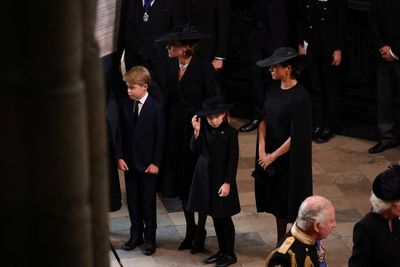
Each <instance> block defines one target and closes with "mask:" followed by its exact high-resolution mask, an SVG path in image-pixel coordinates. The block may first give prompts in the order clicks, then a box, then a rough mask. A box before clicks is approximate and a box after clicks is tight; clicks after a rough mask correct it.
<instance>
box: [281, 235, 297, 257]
mask: <svg viewBox="0 0 400 267" xmlns="http://www.w3.org/2000/svg"><path fill="white" fill-rule="evenodd" d="M295 240H296V239H295V238H294V237H293V236H289V237H287V238H286V239H285V241H283V243H282V245H281V246H280V247H279V248H278V252H279V253H281V254H286V253H287V251H288V250H289V248H290V247H291V246H292V245H293V243H294V241H295Z"/></svg>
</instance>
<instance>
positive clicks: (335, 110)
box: [297, 0, 347, 143]
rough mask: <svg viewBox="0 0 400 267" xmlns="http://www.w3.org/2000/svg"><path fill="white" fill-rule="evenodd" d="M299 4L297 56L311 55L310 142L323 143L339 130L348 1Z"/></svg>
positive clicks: (313, 0)
mask: <svg viewBox="0 0 400 267" xmlns="http://www.w3.org/2000/svg"><path fill="white" fill-rule="evenodd" d="M299 1H300V2H299V10H298V15H299V17H298V23H297V27H298V49H299V54H308V55H310V57H309V60H310V64H308V66H309V68H308V74H309V75H308V76H309V79H310V87H309V89H310V93H311V98H312V102H313V122H314V129H313V140H314V141H315V142H316V143H325V142H327V141H329V139H331V138H332V137H333V136H334V134H335V130H336V129H337V127H338V114H339V100H338V90H339V78H340V76H339V70H340V65H341V62H342V55H343V54H342V52H343V47H344V43H345V26H346V13H347V0H299ZM305 74H307V71H306V73H305ZM306 88H307V86H306Z"/></svg>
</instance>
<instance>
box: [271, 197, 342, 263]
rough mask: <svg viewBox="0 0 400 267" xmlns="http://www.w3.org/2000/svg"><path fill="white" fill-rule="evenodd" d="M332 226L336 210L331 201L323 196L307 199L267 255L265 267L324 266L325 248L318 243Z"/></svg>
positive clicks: (333, 225) (334, 223)
mask: <svg viewBox="0 0 400 267" xmlns="http://www.w3.org/2000/svg"><path fill="white" fill-rule="evenodd" d="M335 226H336V219H335V208H334V207H333V204H332V202H331V201H329V200H328V199H326V198H325V197H322V196H311V197H308V198H306V199H305V200H304V201H303V203H302V204H301V205H300V208H299V213H298V216H297V219H296V222H295V223H294V224H293V226H292V228H291V229H290V231H289V232H288V233H287V234H286V236H285V238H284V239H282V241H281V242H280V243H279V244H278V246H277V248H276V249H275V250H273V251H272V252H271V253H270V254H269V256H268V258H267V262H266V264H265V266H266V267H273V266H281V267H294V266H297V267H311V266H313V267H317V266H326V263H325V255H326V253H325V248H324V247H323V245H322V243H321V241H320V240H322V239H325V238H326V237H327V236H328V235H329V234H330V233H331V232H332V230H333V228H335Z"/></svg>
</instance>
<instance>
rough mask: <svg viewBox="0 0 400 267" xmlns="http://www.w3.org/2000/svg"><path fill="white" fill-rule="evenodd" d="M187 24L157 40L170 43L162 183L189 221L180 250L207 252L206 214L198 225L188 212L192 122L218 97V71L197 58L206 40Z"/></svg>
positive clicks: (192, 158) (193, 158)
mask: <svg viewBox="0 0 400 267" xmlns="http://www.w3.org/2000/svg"><path fill="white" fill-rule="evenodd" d="M207 37H208V36H207V35H204V34H202V33H200V32H199V31H197V30H196V29H195V27H193V26H190V25H188V24H185V25H179V26H176V27H175V28H174V29H172V30H171V32H170V33H169V34H167V35H165V36H162V37H160V38H159V39H158V41H160V42H167V49H168V55H169V57H170V58H171V59H170V60H169V61H168V64H167V87H166V88H167V93H168V94H167V99H166V107H167V116H166V117H167V136H166V149H165V157H164V161H163V165H162V170H161V175H160V178H161V179H160V180H161V186H160V189H161V190H160V191H161V195H162V196H164V197H176V196H179V197H180V199H181V201H182V206H183V211H184V215H185V220H186V234H185V239H184V240H183V242H182V243H181V244H180V246H179V250H185V249H191V252H192V253H198V252H201V251H203V250H204V241H205V238H206V235H207V232H206V229H205V223H206V218H207V214H206V213H205V212H199V216H198V222H197V225H196V223H195V216H194V212H193V211H189V210H187V205H186V204H187V199H188V195H189V190H190V186H191V184H192V178H193V172H194V167H195V164H196V159H197V156H196V154H195V153H194V152H192V151H190V147H189V143H190V138H191V137H192V134H193V130H192V127H191V124H190V122H191V119H192V117H193V116H194V114H195V112H196V111H197V110H199V109H200V108H201V103H202V101H203V100H204V99H206V98H209V97H211V96H214V95H217V90H216V82H215V71H214V69H213V66H212V65H211V63H210V62H209V61H207V60H203V59H201V58H200V57H198V56H196V49H197V46H198V43H199V40H201V39H203V38H207Z"/></svg>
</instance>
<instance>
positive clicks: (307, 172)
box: [253, 47, 312, 242]
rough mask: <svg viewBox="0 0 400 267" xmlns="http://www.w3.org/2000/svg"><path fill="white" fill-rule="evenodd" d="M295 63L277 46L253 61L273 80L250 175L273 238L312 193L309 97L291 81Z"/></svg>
mask: <svg viewBox="0 0 400 267" xmlns="http://www.w3.org/2000/svg"><path fill="white" fill-rule="evenodd" d="M298 61H299V58H298V54H297V52H296V51H294V50H293V49H292V48H289V47H281V48H278V49H276V50H275V51H274V53H273V55H272V56H271V57H269V58H267V59H264V60H261V61H258V62H257V65H258V66H260V67H270V68H269V71H270V72H271V75H272V78H273V80H277V81H279V82H277V83H275V82H272V83H270V85H269V86H268V88H267V91H266V98H265V103H264V111H263V113H264V115H263V116H264V117H263V118H262V121H261V122H260V125H259V128H258V139H259V140H258V153H257V158H256V160H257V162H256V170H255V172H254V174H253V175H254V176H255V178H256V179H255V195H256V205H257V211H258V212H268V213H272V214H273V215H274V216H275V217H276V225H277V236H278V240H277V241H278V242H279V240H280V239H281V238H282V237H283V236H284V235H285V233H286V226H287V223H292V222H293V221H294V220H295V219H296V216H297V211H298V208H299V206H300V204H301V202H302V201H303V200H304V199H305V198H306V197H308V196H310V195H312V174H311V127H312V126H311V101H310V97H309V95H308V93H307V91H306V90H305V89H304V88H303V86H301V85H300V84H299V83H298V82H297V76H298V75H299V69H298V67H297V65H298Z"/></svg>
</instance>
